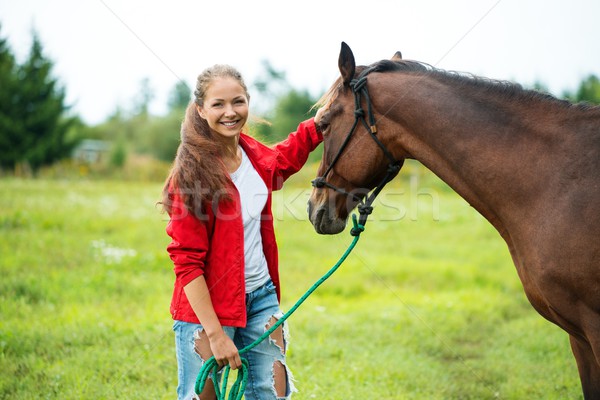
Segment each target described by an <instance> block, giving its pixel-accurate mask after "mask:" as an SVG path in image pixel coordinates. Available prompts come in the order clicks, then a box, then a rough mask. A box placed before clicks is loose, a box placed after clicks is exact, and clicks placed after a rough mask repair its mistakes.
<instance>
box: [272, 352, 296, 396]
mask: <svg viewBox="0 0 600 400" xmlns="http://www.w3.org/2000/svg"><path fill="white" fill-rule="evenodd" d="M272 378H273V381H272V382H273V391H274V392H275V396H276V397H277V398H278V399H280V398H281V399H283V398H288V397H289V396H290V395H291V394H292V393H294V392H297V390H296V387H295V385H294V377H293V376H292V373H291V371H290V370H289V368H288V366H287V365H286V363H285V361H281V360H275V361H274V362H273V376H272Z"/></svg>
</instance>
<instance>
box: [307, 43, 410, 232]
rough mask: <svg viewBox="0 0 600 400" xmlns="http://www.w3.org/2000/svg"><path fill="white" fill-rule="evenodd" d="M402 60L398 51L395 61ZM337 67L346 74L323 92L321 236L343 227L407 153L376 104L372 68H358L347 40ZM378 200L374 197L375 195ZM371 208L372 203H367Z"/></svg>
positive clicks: (312, 214) (317, 209)
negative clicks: (370, 82) (372, 96)
mask: <svg viewBox="0 0 600 400" xmlns="http://www.w3.org/2000/svg"><path fill="white" fill-rule="evenodd" d="M401 58H402V56H401V54H400V52H396V54H395V55H394V57H392V61H398V60H400V59H401ZM338 66H339V70H340V73H341V77H340V78H338V79H337V80H336V82H335V83H334V84H333V85H332V87H331V88H330V89H329V91H328V92H327V93H326V94H325V95H324V96H323V98H322V99H321V101H320V104H321V105H322V106H323V107H324V113H323V116H322V119H321V121H320V129H321V131H322V132H323V146H324V148H323V158H322V160H321V164H320V165H319V169H318V172H317V178H316V179H315V180H314V181H313V186H314V188H313V191H312V193H311V196H310V199H309V201H308V213H309V218H310V221H311V222H312V224H313V226H314V228H315V230H316V231H317V232H318V233H320V234H336V233H339V232H341V231H343V230H344V228H345V227H346V221H347V219H348V215H349V213H350V212H351V211H352V210H353V209H354V208H355V207H356V206H357V205H358V206H359V208H360V207H361V205H364V204H363V202H364V199H365V198H366V199H369V198H370V197H369V196H368V194H369V192H370V191H371V190H373V189H375V191H376V192H377V193H378V191H379V190H380V189H381V187H383V185H385V184H386V183H387V182H388V181H389V180H391V179H392V178H393V177H394V176H395V175H396V174H397V173H398V171H399V170H400V167H401V166H402V163H403V161H404V156H403V155H402V154H401V153H398V152H397V151H390V149H392V150H393V147H394V146H393V143H392V138H391V135H390V132H389V129H388V130H386V129H385V126H386V124H388V121H386V117H385V110H381V112H379V113H377V110H376V108H375V107H374V106H373V104H372V103H371V99H370V96H369V92H368V88H367V77H368V76H369V74H370V73H372V72H375V70H374V69H372V68H371V67H365V66H358V67H357V66H356V64H355V60H354V55H353V54H352V50H351V49H350V47H348V45H347V44H346V43H342V48H341V51H340V55H339V60H338ZM373 199H374V197H373ZM366 206H367V207H368V206H370V204H367V205H366Z"/></svg>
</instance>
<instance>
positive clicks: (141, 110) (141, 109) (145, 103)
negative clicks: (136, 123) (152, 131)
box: [134, 78, 154, 117]
mask: <svg viewBox="0 0 600 400" xmlns="http://www.w3.org/2000/svg"><path fill="white" fill-rule="evenodd" d="M153 99H154V89H153V88H152V85H151V84H150V78H144V79H142V80H141V81H140V92H139V93H138V94H137V96H136V99H135V100H134V102H135V105H134V113H135V114H136V115H140V116H142V117H147V116H148V110H149V108H150V103H151V102H152V100H153Z"/></svg>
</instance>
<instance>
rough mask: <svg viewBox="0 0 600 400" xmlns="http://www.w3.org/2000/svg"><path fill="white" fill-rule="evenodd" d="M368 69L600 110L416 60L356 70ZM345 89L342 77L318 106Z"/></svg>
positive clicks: (511, 97) (512, 97) (566, 106)
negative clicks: (412, 75) (404, 73)
mask: <svg viewBox="0 0 600 400" xmlns="http://www.w3.org/2000/svg"><path fill="white" fill-rule="evenodd" d="M366 68H369V69H370V72H369V73H371V72H408V73H417V74H422V75H424V76H429V77H432V78H434V79H438V80H440V81H442V82H444V83H449V84H453V85H456V86H457V87H473V88H478V89H480V90H484V91H487V92H488V93H491V94H494V95H497V96H500V97H503V98H505V99H507V100H516V99H519V100H522V101H526V102H542V103H546V104H551V105H555V106H557V107H559V108H561V109H563V110H580V111H586V110H595V111H600V106H596V105H593V104H590V103H585V102H582V103H572V102H570V101H568V100H561V99H558V98H556V97H555V96H553V95H551V94H549V93H545V92H541V91H538V90H532V89H525V88H523V87H522V86H521V85H520V84H518V83H515V82H511V81H505V80H496V79H489V78H484V77H481V76H477V75H474V74H471V73H467V72H457V71H448V70H444V69H440V68H436V67H433V66H431V65H429V64H426V63H423V62H420V61H412V60H399V61H392V60H381V61H377V62H375V63H373V64H371V65H370V66H359V67H357V68H356V73H357V74H360V73H361V72H362V71H363V70H365V69H366ZM341 88H342V80H341V78H338V79H337V80H336V81H335V82H334V84H333V85H332V86H331V87H330V88H329V90H328V91H327V92H326V93H325V94H324V95H323V96H322V97H321V98H320V99H319V100H318V101H317V103H316V104H315V108H316V107H317V106H320V107H323V106H328V105H329V104H331V102H333V100H334V99H335V97H336V95H337V93H338V91H339V90H340V89H341Z"/></svg>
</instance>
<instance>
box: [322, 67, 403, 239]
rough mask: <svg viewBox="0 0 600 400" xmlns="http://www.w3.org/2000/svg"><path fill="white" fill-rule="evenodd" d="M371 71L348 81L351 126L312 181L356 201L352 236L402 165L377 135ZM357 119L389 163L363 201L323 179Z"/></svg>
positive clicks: (342, 147)
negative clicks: (363, 105)
mask: <svg viewBox="0 0 600 400" xmlns="http://www.w3.org/2000/svg"><path fill="white" fill-rule="evenodd" d="M372 71H373V68H367V69H365V70H364V71H362V72H361V73H360V75H359V76H358V77H357V78H355V79H352V80H351V81H350V87H351V88H352V91H353V92H354V106H355V108H354V124H353V125H352V128H350V132H348V135H346V139H344V142H343V143H342V146H341V147H340V149H339V150H338V153H337V154H336V156H335V157H334V159H333V161H332V162H331V164H329V167H327V170H326V171H325V173H324V174H323V175H322V176H320V177H317V178H315V179H314V180H313V181H312V185H313V187H315V188H317V189H322V188H324V187H327V188H329V189H331V190H334V191H336V192H338V193H341V194H344V195H346V196H349V197H352V198H353V199H354V200H356V201H357V202H358V206H357V207H358V212H359V214H360V217H359V222H358V227H354V228H352V230H351V231H350V233H351V234H352V236H358V235H360V233H361V232H362V231H363V230H364V226H365V224H366V223H367V218H368V216H369V215H370V214H371V213H372V212H373V206H372V204H373V202H374V201H375V198H376V197H377V195H378V194H379V192H381V190H382V189H383V187H384V186H385V185H386V184H387V183H388V182H389V181H391V180H392V179H394V177H395V176H396V175H397V174H398V171H400V167H401V166H402V163H401V162H399V161H398V160H396V159H395V158H394V156H392V154H391V153H390V152H389V151H388V149H387V148H386V147H385V146H384V145H383V143H381V141H380V140H379V138H378V137H377V126H376V124H375V117H374V115H373V110H372V107H371V98H370V97H369V91H368V89H367V75H368V74H369V73H371V72H372ZM361 95H363V96H364V98H365V102H366V104H367V112H368V118H369V121H368V122H367V118H366V117H365V112H364V110H363V109H362V108H361ZM359 121H360V122H362V124H363V126H364V127H365V128H366V129H367V132H369V135H371V137H372V138H373V140H374V141H375V143H377V145H378V146H379V147H380V148H381V150H383V154H385V156H386V158H387V159H388V160H389V161H390V163H389V164H388V169H387V172H386V174H385V176H384V177H383V179H382V180H381V181H380V182H379V184H377V186H375V189H373V192H372V193H371V194H370V195H369V196H368V197H367V199H366V200H365V201H363V199H362V198H360V197H359V196H357V195H356V194H354V193H350V192H347V191H345V190H344V189H342V188H339V187H337V186H335V185H332V184H330V183H329V182H327V181H326V180H325V178H326V177H327V175H328V174H329V172H330V171H331V170H332V169H333V166H334V165H335V163H336V162H337V161H338V160H339V158H340V156H341V155H342V153H343V152H344V149H345V148H346V146H347V145H348V143H349V142H350V138H351V137H352V134H353V133H354V131H355V130H356V127H357V126H358V122H359Z"/></svg>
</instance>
